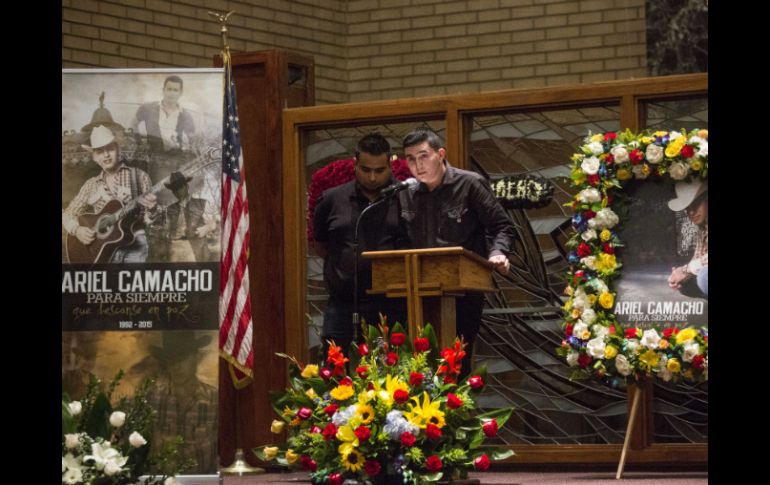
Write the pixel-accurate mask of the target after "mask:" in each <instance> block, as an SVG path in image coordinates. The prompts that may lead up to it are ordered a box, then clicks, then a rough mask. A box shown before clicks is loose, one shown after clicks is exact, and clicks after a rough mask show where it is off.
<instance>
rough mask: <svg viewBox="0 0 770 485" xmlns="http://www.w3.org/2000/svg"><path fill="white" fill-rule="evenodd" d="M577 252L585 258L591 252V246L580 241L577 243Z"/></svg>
mask: <svg viewBox="0 0 770 485" xmlns="http://www.w3.org/2000/svg"><path fill="white" fill-rule="evenodd" d="M577 253H578V256H580V257H581V258H585V257H586V256H588V255H589V254H591V246H589V245H588V244H586V243H584V242H582V243H580V244H578V248H577Z"/></svg>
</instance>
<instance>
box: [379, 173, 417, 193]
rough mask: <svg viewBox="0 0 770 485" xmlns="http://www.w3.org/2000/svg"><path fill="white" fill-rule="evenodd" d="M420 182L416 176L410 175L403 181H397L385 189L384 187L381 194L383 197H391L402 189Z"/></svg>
mask: <svg viewBox="0 0 770 485" xmlns="http://www.w3.org/2000/svg"><path fill="white" fill-rule="evenodd" d="M419 183H420V182H419V181H418V180H417V179H416V178H414V177H410V178H408V179H406V180H404V181H403V182H398V183H395V184H393V185H389V186H387V187H385V188H384V189H382V190H381V191H380V196H381V197H390V196H391V195H393V194H395V193H396V192H400V191H402V190H404V189H408V188H409V187H413V186H415V185H417V184H419Z"/></svg>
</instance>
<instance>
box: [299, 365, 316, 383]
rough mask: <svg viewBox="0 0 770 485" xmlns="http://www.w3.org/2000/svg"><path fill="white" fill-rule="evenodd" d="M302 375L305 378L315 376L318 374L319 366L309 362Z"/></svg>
mask: <svg viewBox="0 0 770 485" xmlns="http://www.w3.org/2000/svg"><path fill="white" fill-rule="evenodd" d="M300 375H301V376H302V377H304V378H305V379H310V378H311V377H315V376H317V375H318V366H317V365H315V364H308V365H306V366H305V368H304V369H302V373H301V374H300Z"/></svg>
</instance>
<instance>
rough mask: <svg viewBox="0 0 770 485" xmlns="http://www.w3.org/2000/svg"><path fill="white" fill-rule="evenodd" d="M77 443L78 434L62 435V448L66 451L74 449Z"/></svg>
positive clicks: (78, 439)
mask: <svg viewBox="0 0 770 485" xmlns="http://www.w3.org/2000/svg"><path fill="white" fill-rule="evenodd" d="M79 443H80V434H79V433H68V434H65V435H64V446H66V447H67V449H68V450H71V449H72V448H75V447H76V446H77V445H78V444H79Z"/></svg>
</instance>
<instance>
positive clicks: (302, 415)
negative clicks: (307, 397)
mask: <svg viewBox="0 0 770 485" xmlns="http://www.w3.org/2000/svg"><path fill="white" fill-rule="evenodd" d="M312 415H313V410H312V409H310V408H306V407H304V406H303V407H301V408H299V411H297V417H298V418H299V419H308V418H309V417H310V416H312Z"/></svg>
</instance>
